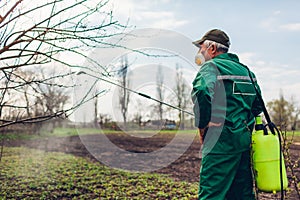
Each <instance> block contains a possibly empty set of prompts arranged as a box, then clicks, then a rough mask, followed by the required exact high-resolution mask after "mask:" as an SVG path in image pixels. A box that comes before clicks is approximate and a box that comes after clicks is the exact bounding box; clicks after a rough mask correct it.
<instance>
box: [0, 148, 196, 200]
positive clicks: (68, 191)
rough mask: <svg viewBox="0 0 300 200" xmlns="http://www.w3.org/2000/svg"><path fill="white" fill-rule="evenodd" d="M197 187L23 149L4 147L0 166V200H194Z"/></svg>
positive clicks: (55, 154)
mask: <svg viewBox="0 0 300 200" xmlns="http://www.w3.org/2000/svg"><path fill="white" fill-rule="evenodd" d="M197 188H198V185H197V183H194V184H191V183H187V182H176V181H174V180H172V179H171V178H169V177H168V176H167V175H161V174H151V173H130V172H125V171H119V170H115V169H110V168H108V167H105V166H103V165H101V164H100V163H95V162H92V161H89V160H87V159H85V158H81V157H75V156H72V155H68V154H63V153H53V152H52V153H49V152H43V151H39V150H33V149H27V148H5V149H4V155H3V158H2V161H1V163H0V199H25V198H26V199H196V197H197Z"/></svg>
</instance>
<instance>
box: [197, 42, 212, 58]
mask: <svg viewBox="0 0 300 200" xmlns="http://www.w3.org/2000/svg"><path fill="white" fill-rule="evenodd" d="M210 47H211V45H209V46H206V45H205V44H201V45H200V48H199V51H198V53H201V54H202V55H203V56H204V58H205V61H208V60H210V59H211V58H212V56H211V48H210Z"/></svg>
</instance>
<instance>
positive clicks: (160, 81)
mask: <svg viewBox="0 0 300 200" xmlns="http://www.w3.org/2000/svg"><path fill="white" fill-rule="evenodd" d="M156 94H157V99H158V100H159V101H161V102H163V101H164V95H165V90H164V75H163V73H162V67H161V65H159V66H158V70H157V73H156ZM156 108H157V111H158V115H159V120H160V123H162V122H163V112H164V111H163V104H162V103H158V105H157V106H156Z"/></svg>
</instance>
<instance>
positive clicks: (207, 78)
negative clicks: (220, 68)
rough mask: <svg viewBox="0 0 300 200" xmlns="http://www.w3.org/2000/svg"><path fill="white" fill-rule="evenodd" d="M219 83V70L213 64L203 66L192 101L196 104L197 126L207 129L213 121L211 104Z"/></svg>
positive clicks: (194, 86)
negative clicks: (211, 120) (217, 82)
mask: <svg viewBox="0 0 300 200" xmlns="http://www.w3.org/2000/svg"><path fill="white" fill-rule="evenodd" d="M216 81H217V70H216V68H215V66H214V65H213V64H212V63H205V64H204V65H203V66H201V69H200V71H199V72H198V74H197V76H196V78H195V80H194V81H193V89H192V100H193V103H194V108H193V111H194V114H195V126H196V127H198V128H201V129H202V128H205V127H206V126H207V124H208V123H209V121H210V119H211V102H212V100H213V96H214V88H215V85H216Z"/></svg>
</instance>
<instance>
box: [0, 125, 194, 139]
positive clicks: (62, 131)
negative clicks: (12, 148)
mask: <svg viewBox="0 0 300 200" xmlns="http://www.w3.org/2000/svg"><path fill="white" fill-rule="evenodd" d="M156 132H158V131H156V130H133V131H128V132H127V133H128V134H131V133H132V135H137V134H141V135H147V134H148V135H149V134H151V135H152V134H153V133H154V134H155V133H156ZM195 132H196V130H179V131H177V130H160V131H159V133H160V134H177V133H179V134H195ZM103 133H105V134H119V133H123V132H122V131H115V130H107V129H105V130H101V129H95V128H55V129H54V130H53V131H52V132H50V131H42V133H41V134H39V135H38V134H22V133H9V134H3V135H0V139H1V138H3V137H4V138H5V139H12V140H14V139H24V140H29V139H39V138H45V137H67V136H76V135H89V134H103Z"/></svg>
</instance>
